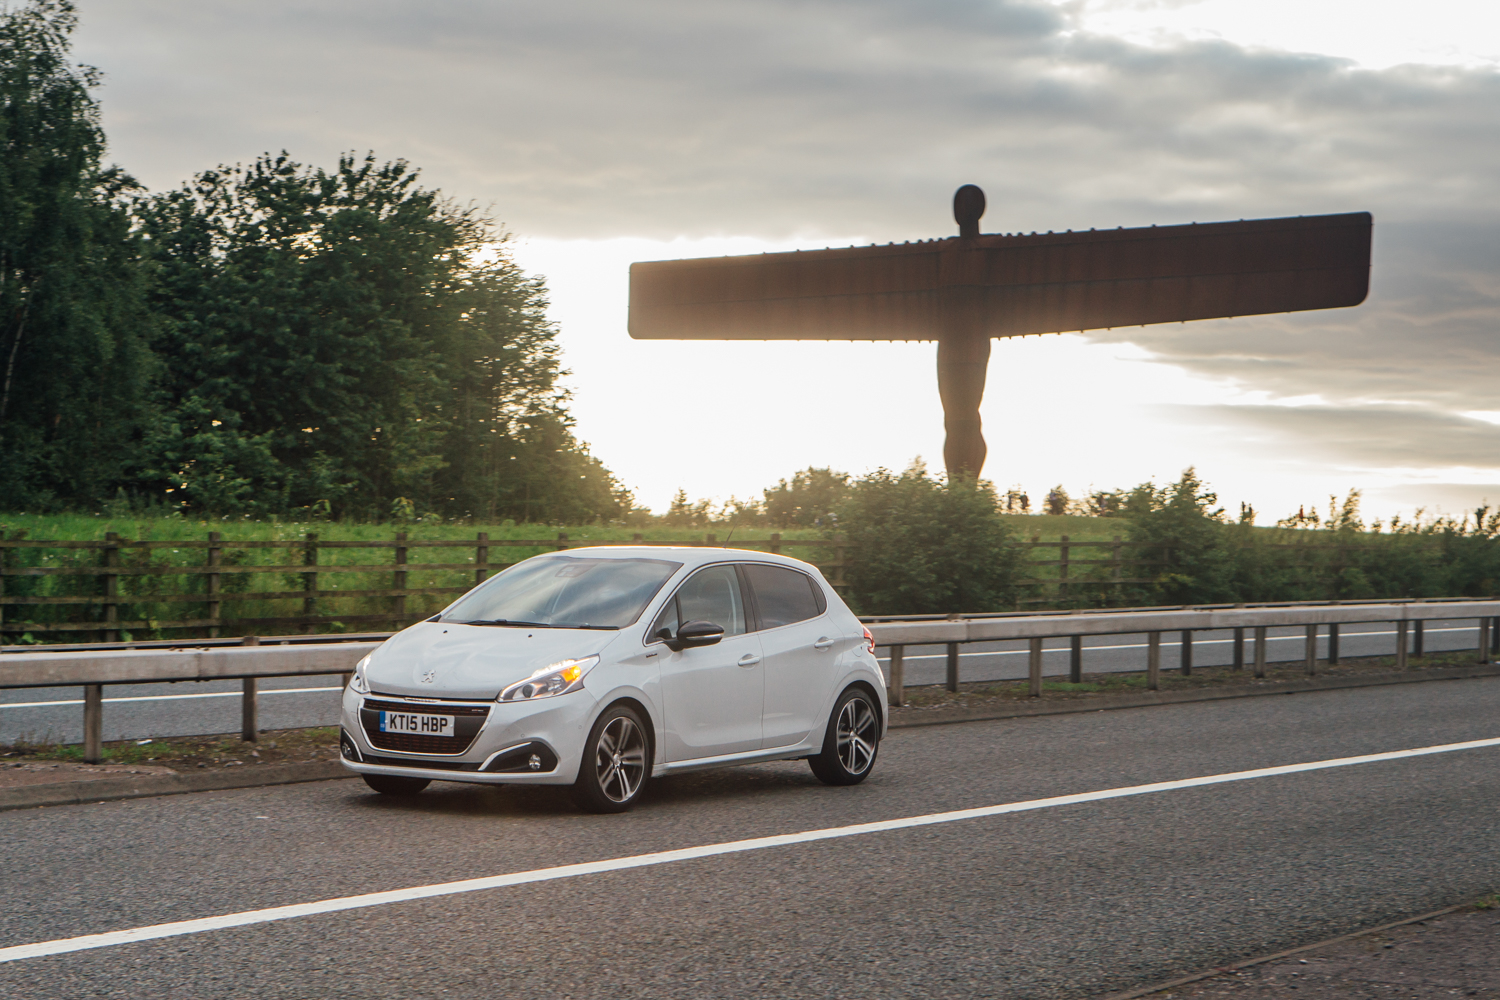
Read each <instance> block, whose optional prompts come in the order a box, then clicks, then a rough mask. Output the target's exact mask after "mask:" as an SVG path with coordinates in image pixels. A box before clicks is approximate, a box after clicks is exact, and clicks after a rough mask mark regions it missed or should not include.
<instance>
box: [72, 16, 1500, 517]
mask: <svg viewBox="0 0 1500 1000" xmlns="http://www.w3.org/2000/svg"><path fill="white" fill-rule="evenodd" d="M79 9H80V15H81V17H82V26H81V29H80V31H79V34H78V36H77V38H76V50H75V51H76V54H77V56H78V57H79V58H80V59H81V60H82V61H84V62H88V63H91V64H93V65H95V66H98V67H99V68H100V69H101V70H102V71H103V73H104V86H103V88H102V90H101V91H100V98H101V100H102V102H103V108H104V124H105V128H106V131H107V133H108V135H109V137H110V143H111V149H110V158H111V159H112V160H114V161H115V162H118V163H119V164H121V165H122V166H124V167H125V168H126V169H128V170H130V171H131V172H132V173H134V174H135V176H136V177H137V178H139V179H140V180H141V181H142V182H143V183H145V184H146V185H147V186H148V187H150V188H152V189H153V190H162V189H166V188H170V187H173V186H176V185H177V184H180V183H181V182H183V181H184V180H186V179H187V178H188V177H190V176H191V175H192V174H194V173H195V172H197V171H200V170H203V169H207V168H209V167H212V166H215V165H217V164H221V163H235V162H245V161H248V160H251V159H253V158H254V157H255V156H256V155H258V154H260V153H262V152H266V151H273V152H274V151H280V150H283V149H285V150H287V151H288V152H289V153H291V155H292V156H293V157H294V158H295V159H297V160H299V161H301V162H304V163H309V164H315V165H332V164H333V163H334V162H336V159H337V157H338V155H339V154H340V153H341V152H344V151H350V150H354V151H359V152H363V151H366V150H372V151H374V152H375V153H376V155H377V156H379V157H381V158H384V159H396V158H404V159H406V160H408V161H410V162H411V163H412V164H414V165H416V166H417V167H419V168H420V169H421V170H422V176H423V179H424V182H425V183H426V184H428V185H430V186H433V187H437V188H440V189H441V190H443V191H444V192H445V193H447V194H448V195H450V196H452V197H454V198H455V199H457V200H459V201H460V202H464V203H473V204H475V205H478V206H480V207H482V208H484V209H485V210H486V211H488V212H489V213H490V214H491V215H492V216H493V217H494V218H495V219H496V220H497V222H499V223H501V224H503V225H504V227H505V228H506V229H507V230H508V231H509V232H511V233H512V234H513V239H512V241H511V243H510V244H509V250H510V252H511V253H512V254H513V256H514V259H515V260H516V261H517V263H518V264H520V265H521V266H522V267H524V268H525V269H526V270H528V271H529V272H532V273H538V274H542V275H545V276H546V278H547V282H548V286H549V288H550V290H551V299H552V313H551V315H552V317H553V319H555V320H556V321H557V323H558V324H559V339H560V342H561V344H562V345H563V349H564V357H565V362H566V365H567V367H568V368H569V369H570V371H571V375H570V376H569V377H568V380H567V381H568V385H569V387H570V388H571V390H572V392H573V402H572V412H573V414H574V415H575V417H576V418H577V431H578V433H579V436H580V437H581V438H582V439H584V440H585V441H587V442H588V443H589V445H590V446H591V448H592V449H593V451H594V453H595V454H596V455H598V456H599V457H600V458H601V459H602V460H603V461H604V462H605V464H606V465H607V466H608V467H609V468H611V469H612V470H613V471H614V472H615V473H616V474H617V475H618V476H619V478H620V479H621V481H622V482H623V483H624V484H625V485H626V486H628V487H630V488H631V489H632V490H634V491H635V493H636V496H637V498H638V500H639V501H640V502H641V503H643V504H645V505H647V506H650V507H653V508H655V509H656V510H658V511H661V510H663V509H664V508H665V507H666V505H667V503H668V502H669V501H670V499H671V496H672V494H673V493H674V492H675V491H676V490H677V489H679V488H681V489H685V490H686V491H687V492H688V494H689V495H690V496H691V497H693V498H698V497H710V498H716V499H721V500H722V499H727V498H729V497H730V496H738V497H741V498H744V497H749V496H755V495H758V494H759V492H760V490H762V489H763V488H765V487H766V486H769V485H773V484H774V483H775V482H776V481H777V480H779V479H781V478H783V477H789V476H790V475H791V474H792V473H793V472H794V471H795V470H797V469H800V468H805V467H807V466H831V467H833V468H835V469H839V470H841V471H845V472H849V473H852V474H855V475H859V474H863V473H866V472H868V471H870V470H872V469H875V468H879V467H886V468H893V469H900V468H904V467H906V466H907V465H908V464H909V463H910V462H911V461H913V460H914V459H916V458H919V457H920V458H923V459H925V460H926V461H927V463H928V465H929V466H930V467H932V468H934V469H940V468H941V465H942V460H941V456H942V412H941V407H940V405H939V403H938V398H937V384H936V383H937V380H936V372H935V367H934V356H935V346H934V345H932V344H930V343H928V344H920V343H912V344H901V343H890V344H878V343H864V344H854V343H818V342H797V343H760V342H750V343H706V342H698V343H676V342H664V341H657V342H646V341H641V342H638V341H632V340H630V339H629V337H628V335H627V333H626V316H627V294H628V268H629V265H630V263H631V262H632V261H637V260H653V259H670V258H677V257H694V256H714V255H720V254H738V253H756V252H761V251H765V250H785V249H816V248H820V247H824V246H847V245H852V244H860V243H870V242H881V243H884V242H887V241H892V240H894V241H902V240H910V239H925V238H933V237H944V236H949V235H953V234H954V233H955V232H956V227H955V225H954V223H953V220H952V215H951V199H952V193H953V191H954V189H955V188H957V187H958V186H959V185H960V184H963V183H975V184H978V185H980V186H981V187H983V188H984V190H985V192H986V194H987V196H988V204H989V208H988V211H987V213H986V215H985V217H984V219H983V221H982V224H981V228H982V229H983V231H985V232H1012V231H1020V230H1024V231H1031V230H1039V231H1045V230H1063V229H1077V228H1091V227H1098V228H1106V227H1114V226H1127V227H1128V226H1138V225H1151V224H1159V225H1166V224H1174V223H1184V222H1193V221H1197V222H1211V221H1220V220H1225V219H1240V218H1261V217H1273V216H1286V215H1315V214H1323V213H1332V212H1349V211H1369V212H1371V213H1373V215H1374V218H1375V237H1374V240H1375V242H1374V264H1373V271H1372V278H1371V293H1370V297H1369V299H1368V300H1367V301H1366V302H1365V303H1364V304H1363V305H1361V306H1358V307H1356V308H1353V309H1342V310H1329V311H1322V312H1309V313H1298V314H1289V315H1283V316H1270V317H1249V318H1240V319H1234V320H1216V321H1208V322H1198V323H1189V324H1173V325H1163V326H1155V327H1142V328H1132V329H1127V330H1114V331H1094V332H1090V333H1088V334H1085V335H1079V334H1069V335H1053V336H1046V337H1032V338H1024V339H1011V340H999V341H996V342H995V344H994V351H993V354H992V357H991V361H990V370H989V385H988V389H987V392H986V396H985V403H984V406H983V409H982V414H983V417H984V422H985V431H986V435H985V436H986V438H987V440H988V442H989V458H988V460H987V462H986V465H985V470H984V474H985V476H986V477H987V478H989V479H991V480H993V481H994V482H995V483H996V484H997V485H998V486H999V487H1000V488H1001V489H1005V488H1008V487H1010V486H1012V485H1018V486H1020V487H1022V488H1023V489H1025V490H1026V491H1027V492H1029V493H1030V495H1031V496H1032V497H1033V499H1038V498H1040V496H1041V495H1042V494H1044V493H1045V492H1046V491H1047V489H1048V488H1050V487H1052V486H1053V485H1057V484H1061V485H1063V486H1064V487H1065V488H1066V489H1067V490H1068V491H1069V492H1070V493H1072V494H1073V495H1075V496H1077V495H1080V494H1083V493H1086V492H1087V491H1088V490H1089V489H1091V488H1094V489H1108V488H1117V487H1123V486H1131V485H1134V484H1136V483H1138V482H1141V481H1144V480H1147V479H1156V480H1157V481H1165V480H1171V479H1175V478H1176V477H1177V476H1178V475H1179V474H1180V472H1181V470H1182V469H1184V468H1185V467H1187V466H1189V465H1193V466H1196V468H1197V469H1198V471H1199V473H1200V475H1201V476H1202V477H1203V478H1204V479H1205V480H1206V481H1207V482H1208V483H1209V484H1210V485H1211V486H1213V487H1214V488H1215V489H1216V490H1217V491H1218V493H1219V497H1220V502H1221V503H1222V504H1223V505H1224V506H1226V507H1227V508H1228V509H1229V510H1230V512H1231V513H1237V512H1238V509H1239V504H1240V503H1242V502H1243V503H1249V504H1251V505H1252V506H1253V507H1254V508H1255V509H1256V510H1257V512H1258V517H1259V522H1258V523H1262V524H1265V523H1270V522H1272V521H1274V520H1275V519H1277V518H1279V517H1283V516H1286V515H1287V514H1289V513H1292V512H1293V511H1295V510H1296V509H1297V508H1298V507H1299V506H1302V505H1309V504H1318V505H1319V506H1326V505H1327V502H1328V497H1329V496H1330V495H1338V496H1340V497H1342V496H1343V495H1344V494H1346V493H1347V492H1348V491H1349V490H1350V489H1360V490H1362V491H1363V494H1364V509H1365V512H1366V515H1367V516H1368V517H1382V518H1389V517H1390V516H1392V515H1393V514H1397V513H1400V514H1403V515H1408V516H1409V515H1410V514H1411V513H1412V512H1413V511H1414V510H1415V509H1416V508H1419V507H1420V508H1425V509H1427V510H1428V511H1429V512H1431V511H1434V510H1440V511H1443V512H1447V513H1453V514H1458V513H1462V512H1463V511H1464V510H1466V509H1468V508H1471V507H1473V506H1475V505H1477V504H1479V503H1481V502H1484V501H1486V500H1489V501H1492V502H1496V503H1500V397H1497V393H1496V389H1495V377H1494V372H1495V371H1496V369H1497V365H1496V362H1497V361H1500V225H1497V223H1500V184H1497V183H1496V182H1497V179H1500V3H1496V2H1494V0H1421V2H1411V0H1361V2H1354V0H1295V2H1293V0H1058V2H1048V0H821V2H815V0H633V2H630V3H620V2H618V0H613V2H606V0H577V2H573V0H548V2H545V3H540V2H537V0H428V2H425V3H422V4H410V3H393V2H389V0H361V2H358V3H356V2H352V0H324V2H316V0H312V2H308V0H304V2H298V3H289V2H281V0H259V2H258V3H256V4H254V5H249V4H243V3H229V2H225V0H128V2H126V0H79Z"/></svg>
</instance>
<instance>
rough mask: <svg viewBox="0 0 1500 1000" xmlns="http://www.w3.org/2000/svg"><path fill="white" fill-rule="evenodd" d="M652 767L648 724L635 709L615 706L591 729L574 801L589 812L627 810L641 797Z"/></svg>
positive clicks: (575, 787)
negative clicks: (647, 730) (647, 737)
mask: <svg viewBox="0 0 1500 1000" xmlns="http://www.w3.org/2000/svg"><path fill="white" fill-rule="evenodd" d="M650 767H651V761H650V744H649V743H648V742H647V740H646V724H645V723H644V722H643V721H641V717H640V715H638V714H637V713H636V711H635V710H634V709H632V708H630V707H629V706H627V705H616V706H614V707H613V708H611V709H609V710H608V711H606V712H605V713H604V714H603V715H601V716H599V718H598V719H597V720H596V721H595V722H594V728H593V729H591V730H589V738H588V740H587V742H585V743H584V745H583V760H582V762H581V763H580V764H579V766H578V780H577V781H576V782H574V784H573V801H574V802H576V803H577V804H578V808H580V809H583V810H585V811H587V812H594V813H617V812H624V811H625V810H626V809H629V808H630V807H631V806H633V805H635V800H636V799H638V798H640V795H641V789H643V788H645V787H646V777H647V775H648V774H649V772H650Z"/></svg>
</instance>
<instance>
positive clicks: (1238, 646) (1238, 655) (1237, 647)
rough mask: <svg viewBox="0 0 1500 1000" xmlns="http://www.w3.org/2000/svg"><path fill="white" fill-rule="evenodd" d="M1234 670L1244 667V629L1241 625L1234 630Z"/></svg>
mask: <svg viewBox="0 0 1500 1000" xmlns="http://www.w3.org/2000/svg"><path fill="white" fill-rule="evenodd" d="M1233 669H1234V670H1235V672H1236V673H1237V672H1239V671H1241V670H1244V669H1245V629H1244V628H1243V627H1240V628H1236V629H1235V630H1234V668H1233Z"/></svg>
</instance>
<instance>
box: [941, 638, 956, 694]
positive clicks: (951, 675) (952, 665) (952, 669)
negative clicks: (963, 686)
mask: <svg viewBox="0 0 1500 1000" xmlns="http://www.w3.org/2000/svg"><path fill="white" fill-rule="evenodd" d="M943 686H944V687H946V688H947V689H948V690H949V691H953V692H957V691H958V643H956V642H950V643H948V671H947V677H946V678H945V680H944V684H943Z"/></svg>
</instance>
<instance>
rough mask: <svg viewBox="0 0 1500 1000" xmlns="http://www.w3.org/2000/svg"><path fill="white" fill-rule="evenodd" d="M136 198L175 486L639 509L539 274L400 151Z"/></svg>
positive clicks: (426, 502)
mask: <svg viewBox="0 0 1500 1000" xmlns="http://www.w3.org/2000/svg"><path fill="white" fill-rule="evenodd" d="M139 214H140V219H141V224H142V229H143V231H144V233H145V236H146V239H147V246H148V247H149V250H150V254H151V258H152V260H153V261H154V263H155V266H156V268H157V273H158V276H159V277H158V281H157V284H156V287H155V304H156V306H157V308H158V309H159V310H160V312H161V313H162V314H163V315H164V316H165V317H167V322H166V325H165V330H164V333H163V338H162V339H163V344H164V346H165V349H166V352H165V356H166V358H167V369H166V378H165V391H166V397H167V400H168V408H169V412H170V420H169V421H167V422H166V424H165V425H164V428H165V429H164V432H163V434H162V436H161V439H160V440H159V442H158V446H157V451H158V452H159V454H160V455H161V457H162V461H161V464H160V466H159V467H158V469H157V476H158V480H159V485H160V487H161V488H162V489H163V491H164V492H173V493H176V495H177V496H178V497H180V498H182V500H183V502H185V503H186V504H187V505H189V506H191V507H194V508H198V509H206V510H210V511H214V510H255V509H264V510H273V511H278V510H282V511H284V510H296V509H298V508H309V507H312V506H314V505H322V506H323V507H326V508H329V509H331V510H332V511H333V512H334V513H335V514H337V515H355V516H379V515H381V514H383V513H385V512H386V511H387V510H389V508H390V504H391V503H392V502H393V501H394V500H395V499H397V498H401V499H404V500H406V501H407V502H409V503H410V504H413V505H415V506H417V507H420V508H421V509H423V510H431V511H437V512H439V513H443V514H446V515H450V516H479V517H487V518H493V517H500V516H504V517H514V518H517V519H524V520H534V521H574V522H576V521H586V520H592V519H594V518H598V517H606V518H609V517H616V516H620V515H622V514H623V513H625V512H626V511H628V510H629V509H630V498H629V495H628V493H626V492H625V491H624V490H623V489H622V488H621V487H620V486H619V484H618V483H616V482H615V481H614V479H613V477H612V476H610V474H609V472H608V470H606V469H605V468H604V467H603V466H602V465H601V464H600V463H599V462H598V461H597V459H594V458H593V457H592V456H590V455H589V454H588V452H587V449H586V448H584V447H583V446H582V445H580V444H579V443H578V442H577V440H576V439H575V438H574V437H573V434H572V429H571V428H572V422H571V419H570V418H569V416H568V414H567V412H566V410H565V402H566V399H567V394H566V393H565V392H564V391H563V390H562V389H561V388H560V387H559V386H558V384H557V380H558V378H559V376H560V375H561V374H562V372H561V369H560V364H559V348H558V345H557V342H556V330H555V328H554V326H553V324H551V323H550V322H549V321H548V320H547V319H546V306H547V300H546V289H545V287H544V285H543V284H542V281H541V279H539V278H531V277H528V276H526V275H525V274H523V273H522V272H521V270H520V268H518V267H517V266H516V265H515V263H514V262H513V261H512V260H511V259H510V257H509V255H508V254H507V253H506V252H505V241H506V240H507V239H508V236H507V234H505V233H504V232H501V231H499V230H497V229H496V228H495V227H494V226H493V225H492V224H491V223H490V222H489V220H487V219H485V218H484V217H482V216H481V215H479V214H478V213H476V212H475V211H474V210H473V209H466V208H460V207H458V206H455V205H454V204H452V203H451V202H449V201H446V200H444V199H443V198H442V197H441V196H440V195H439V194H438V192H436V191H431V190H426V189H423V188H421V187H419V186H418V184H417V174H416V172H415V171H414V170H412V169H411V168H410V167H409V165H407V164H406V163H405V162H403V161H395V162H391V163H384V164H381V163H378V162H377V161H376V160H375V158H374V157H373V156H366V157H364V158H363V159H358V158H356V157H354V156H344V157H342V158H341V159H340V161H339V164H338V167H337V168H336V169H335V170H332V171H325V170H322V169H319V168H311V167H305V166H303V165H301V164H298V163H295V162H293V161H292V160H291V159H290V158H289V157H288V156H287V155H286V154H285V153H283V154H281V155H280V156H276V157H272V156H269V155H268V156H263V157H261V158H260V159H258V160H256V161H255V162H254V163H253V164H251V165H250V166H249V167H239V166H235V167H220V168H218V169H215V170H209V171H205V172H204V173H202V174H200V175H198V176H197V177H196V178H194V180H193V181H192V182H191V183H189V184H187V185H184V186H183V187H182V188H181V189H179V190H177V191H172V192H169V193H166V194H163V195H159V196H156V197H154V198H151V199H148V200H146V201H144V202H143V203H142V204H141V206H140V210H139Z"/></svg>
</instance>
